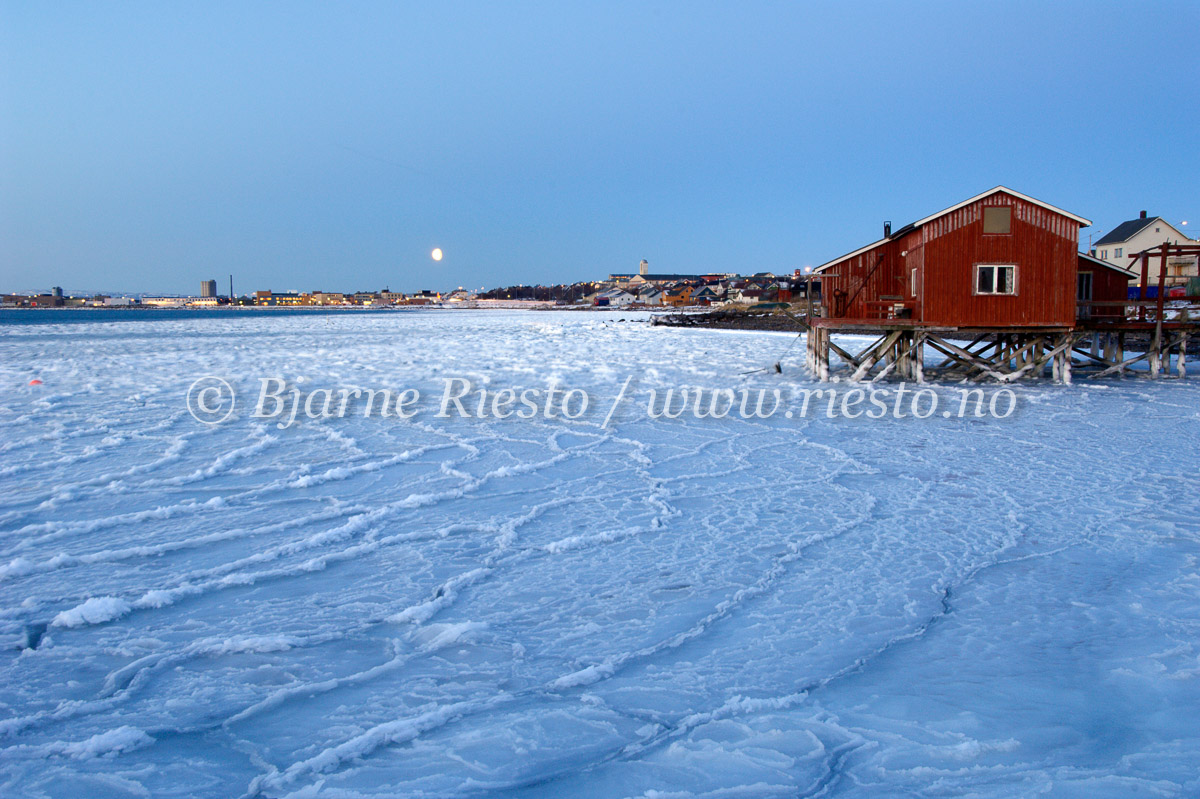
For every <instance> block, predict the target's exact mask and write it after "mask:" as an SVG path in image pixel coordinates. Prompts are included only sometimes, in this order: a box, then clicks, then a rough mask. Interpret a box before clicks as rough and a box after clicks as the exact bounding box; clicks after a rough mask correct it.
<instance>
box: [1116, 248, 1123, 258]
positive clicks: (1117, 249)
mask: <svg viewBox="0 0 1200 799" xmlns="http://www.w3.org/2000/svg"><path fill="white" fill-rule="evenodd" d="M1123 252H1125V248H1124V247H1118V248H1116V249H1115V250H1113V258H1120V257H1121V253H1123Z"/></svg>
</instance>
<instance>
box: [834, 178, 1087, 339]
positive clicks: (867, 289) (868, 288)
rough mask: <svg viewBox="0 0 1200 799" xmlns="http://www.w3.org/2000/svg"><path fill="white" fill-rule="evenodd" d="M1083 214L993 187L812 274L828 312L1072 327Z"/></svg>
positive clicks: (967, 324) (965, 324)
mask: <svg viewBox="0 0 1200 799" xmlns="http://www.w3.org/2000/svg"><path fill="white" fill-rule="evenodd" d="M1090 224H1091V222H1089V221H1088V220H1087V219H1084V218H1083V217H1080V216H1076V215H1075V214H1072V213H1070V212H1068V211H1064V210H1062V209H1061V208H1056V207H1054V206H1052V205H1049V204H1047V203H1044V202H1042V201H1041V200H1035V199H1034V198H1032V197H1029V196H1026V195H1024V194H1021V193H1020V192H1016V191H1013V190H1012V189H1008V188H1005V187H1004V186H997V187H996V188H994V189H991V190H990V191H986V192H984V193H983V194H980V195H977V196H975V197H972V198H971V199H969V200H965V201H964V202H961V203H959V204H957V205H954V206H951V207H950V208H947V209H945V210H943V211H939V212H937V213H936V214H932V215H931V216H927V217H925V218H924V219H920V220H918V221H916V222H913V223H912V224H911V225H906V226H905V227H902V228H900V229H899V230H897V231H895V232H894V233H893V232H892V231H891V230H890V229H889V228H887V227H885V230H884V238H882V239H880V240H879V241H876V242H874V243H872V244H868V245H867V246H865V247H862V248H860V249H857V250H855V251H854V252H851V253H848V254H846V255H843V256H841V257H840V258H835V259H834V260H832V261H829V262H828V263H825V264H822V265H821V266H819V267H817V268H816V269H815V270H813V271H814V272H815V273H816V274H817V275H818V276H819V277H820V278H821V294H822V297H823V301H824V303H825V308H826V311H825V313H826V316H827V317H830V318H834V319H844V320H881V319H906V320H911V321H912V322H914V323H917V324H918V325H920V324H925V325H936V326H952V327H959V328H984V327H1003V328H1014V327H1017V328H1019V327H1063V328H1065V327H1071V326H1072V325H1074V323H1075V318H1076V314H1075V312H1076V299H1077V298H1076V292H1077V290H1078V283H1077V278H1076V275H1077V272H1078V267H1079V261H1078V252H1079V229H1080V228H1081V227H1086V226H1088V225H1090Z"/></svg>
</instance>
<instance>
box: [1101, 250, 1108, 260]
mask: <svg viewBox="0 0 1200 799" xmlns="http://www.w3.org/2000/svg"><path fill="white" fill-rule="evenodd" d="M1100 260H1101V261H1107V260H1108V250H1101V251H1100Z"/></svg>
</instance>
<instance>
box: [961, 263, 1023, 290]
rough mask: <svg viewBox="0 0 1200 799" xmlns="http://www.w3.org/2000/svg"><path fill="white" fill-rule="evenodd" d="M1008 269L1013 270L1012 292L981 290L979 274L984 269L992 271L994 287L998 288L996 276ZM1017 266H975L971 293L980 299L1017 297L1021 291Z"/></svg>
mask: <svg viewBox="0 0 1200 799" xmlns="http://www.w3.org/2000/svg"><path fill="white" fill-rule="evenodd" d="M1002 268H1007V269H1011V270H1012V291H980V290H979V273H980V271H982V270H984V269H991V270H993V271H992V287H993V288H995V286H996V275H997V273H998V272H999V270H1000V269H1002ZM1017 271H1018V270H1017V265H1016V264H975V270H974V272H973V274H972V275H971V277H972V278H973V280H972V282H971V293H972V294H975V295H978V296H980V297H1015V296H1016V295H1017V291H1018V289H1019V285H1018V283H1017Z"/></svg>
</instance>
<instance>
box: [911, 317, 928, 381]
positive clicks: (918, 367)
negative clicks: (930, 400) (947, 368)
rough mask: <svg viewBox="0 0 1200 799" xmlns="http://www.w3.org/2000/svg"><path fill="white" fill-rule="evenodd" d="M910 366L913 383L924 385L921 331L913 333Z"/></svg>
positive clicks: (923, 344) (923, 339)
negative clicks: (911, 366) (911, 367)
mask: <svg viewBox="0 0 1200 799" xmlns="http://www.w3.org/2000/svg"><path fill="white" fill-rule="evenodd" d="M912 365H913V381H914V382H917V383H924V382H925V333H924V332H923V331H921V330H914V331H913V349H912Z"/></svg>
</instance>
